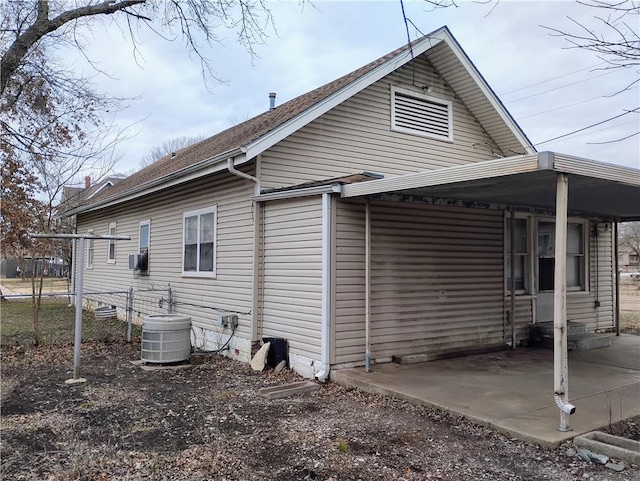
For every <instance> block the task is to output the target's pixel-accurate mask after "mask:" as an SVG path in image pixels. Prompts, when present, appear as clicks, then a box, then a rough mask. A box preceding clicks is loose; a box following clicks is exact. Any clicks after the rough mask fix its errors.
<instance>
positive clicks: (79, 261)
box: [65, 237, 86, 384]
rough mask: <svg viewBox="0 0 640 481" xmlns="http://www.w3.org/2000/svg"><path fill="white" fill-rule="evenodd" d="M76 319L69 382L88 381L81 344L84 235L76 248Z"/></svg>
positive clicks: (79, 239)
mask: <svg viewBox="0 0 640 481" xmlns="http://www.w3.org/2000/svg"><path fill="white" fill-rule="evenodd" d="M76 254H77V257H76V319H75V330H74V339H73V379H67V381H65V382H66V383H67V384H74V383H79V382H86V379H83V378H81V377H80V346H81V345H82V284H83V282H84V237H80V238H78V248H77V249H76Z"/></svg>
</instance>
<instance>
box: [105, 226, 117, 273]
mask: <svg viewBox="0 0 640 481" xmlns="http://www.w3.org/2000/svg"><path fill="white" fill-rule="evenodd" d="M107 233H108V234H109V235H116V223H115V221H114V222H109V231H108V232H107ZM107 262H108V263H109V264H115V263H116V241H115V240H113V239H109V240H108V241H107Z"/></svg>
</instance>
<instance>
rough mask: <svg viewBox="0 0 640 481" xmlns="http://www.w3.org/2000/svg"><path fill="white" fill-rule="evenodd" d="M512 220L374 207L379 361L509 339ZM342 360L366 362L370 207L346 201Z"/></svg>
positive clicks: (339, 286) (340, 261) (459, 211)
mask: <svg viewBox="0 0 640 481" xmlns="http://www.w3.org/2000/svg"><path fill="white" fill-rule="evenodd" d="M502 226H503V214H502V212H499V211H490V210H478V209H466V208H446V207H438V206H427V205H419V204H408V203H381V202H373V203H371V239H372V240H371V249H372V257H371V338H372V347H371V350H372V357H373V358H374V359H378V361H380V360H381V359H382V360H388V359H385V358H390V356H394V355H407V354H418V353H425V352H428V353H439V352H446V351H455V350H459V349H464V348H468V347H478V346H489V345H495V344H502V343H503V342H504V304H503V298H504V291H503V266H502V256H503V230H502V229H503V227H502ZM336 231H337V232H336V264H337V270H336V279H335V283H336V294H335V296H336V299H335V345H334V350H333V352H334V357H333V362H334V363H335V364H342V363H353V362H359V361H362V360H363V359H364V335H365V333H364V282H365V278H364V267H365V266H364V263H365V258H364V252H365V251H364V205H363V204H362V203H355V202H340V203H339V204H338V212H337V224H336Z"/></svg>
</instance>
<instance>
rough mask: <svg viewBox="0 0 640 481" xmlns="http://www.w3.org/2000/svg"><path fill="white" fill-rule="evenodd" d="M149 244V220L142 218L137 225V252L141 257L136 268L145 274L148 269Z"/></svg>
mask: <svg viewBox="0 0 640 481" xmlns="http://www.w3.org/2000/svg"><path fill="white" fill-rule="evenodd" d="M150 245H151V221H149V220H143V221H142V222H140V224H139V227H138V253H139V254H141V256H142V258H141V260H140V262H139V263H138V265H137V266H136V268H137V270H138V271H140V272H141V273H144V274H146V273H147V271H148V269H149V247H150Z"/></svg>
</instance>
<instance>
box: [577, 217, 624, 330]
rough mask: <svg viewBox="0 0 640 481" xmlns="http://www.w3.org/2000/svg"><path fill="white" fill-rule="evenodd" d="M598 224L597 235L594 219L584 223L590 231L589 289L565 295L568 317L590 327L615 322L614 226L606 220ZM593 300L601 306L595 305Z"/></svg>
mask: <svg viewBox="0 0 640 481" xmlns="http://www.w3.org/2000/svg"><path fill="white" fill-rule="evenodd" d="M597 226H598V227H597V233H598V235H597V238H596V236H594V235H593V231H594V223H593V222H592V223H591V224H586V225H585V228H587V229H589V231H590V235H589V246H590V249H589V259H588V260H589V291H588V292H569V293H568V295H567V319H569V320H571V321H578V322H583V323H585V324H586V326H587V329H588V330H590V331H594V330H596V329H609V328H612V327H613V326H614V319H613V310H614V296H613V292H614V282H615V277H614V275H613V273H614V271H615V265H614V259H613V228H612V226H611V224H610V223H608V222H600V223H598V224H597ZM596 253H597V254H596ZM596 300H598V301H599V302H600V307H596V306H595V303H596Z"/></svg>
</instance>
